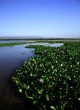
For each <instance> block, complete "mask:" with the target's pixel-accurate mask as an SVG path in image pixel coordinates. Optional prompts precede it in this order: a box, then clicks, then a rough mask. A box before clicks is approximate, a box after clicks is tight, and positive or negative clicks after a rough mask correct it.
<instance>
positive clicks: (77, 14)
mask: <svg viewBox="0 0 80 110" xmlns="http://www.w3.org/2000/svg"><path fill="white" fill-rule="evenodd" d="M0 36H38V37H39V36H42V37H45V36H46V37H77V36H78V37H80V0H0Z"/></svg>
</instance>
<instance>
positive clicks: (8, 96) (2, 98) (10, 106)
mask: <svg viewBox="0 0 80 110" xmlns="http://www.w3.org/2000/svg"><path fill="white" fill-rule="evenodd" d="M31 44H32V43H29V44H24V45H17V46H6V47H0V110H33V109H32V108H31V107H28V106H27V105H25V104H24V102H23V101H22V100H20V99H18V98H17V97H16V96H15V94H14V92H13V91H11V89H10V86H9V85H10V84H9V79H10V77H11V75H12V74H13V73H15V71H16V69H17V68H18V67H20V65H21V64H22V62H24V61H25V60H27V58H32V57H34V56H35V55H34V49H30V48H25V46H26V45H31ZM33 45H45V46H49V45H50V46H53V47H58V46H59V47H60V46H62V43H55V44H49V43H43V44H42V43H41V44H40V43H34V44H33Z"/></svg>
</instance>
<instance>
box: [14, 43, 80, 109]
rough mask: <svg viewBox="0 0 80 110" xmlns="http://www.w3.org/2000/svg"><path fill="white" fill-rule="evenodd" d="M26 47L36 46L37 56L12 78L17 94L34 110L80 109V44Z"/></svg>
mask: <svg viewBox="0 0 80 110" xmlns="http://www.w3.org/2000/svg"><path fill="white" fill-rule="evenodd" d="M28 48H35V54H36V56H35V57H34V58H32V59H31V60H30V61H26V62H24V64H23V65H22V67H20V68H19V69H18V70H17V71H16V73H15V74H14V76H13V77H12V81H13V84H14V85H15V87H16V89H17V90H18V92H19V94H21V95H22V96H23V97H25V99H26V100H27V99H29V100H31V101H32V103H33V104H34V105H35V107H36V108H37V110H72V109H73V110H80V106H79V105H80V44H79V43H78V42H72V43H70V42H65V43H64V46H62V47H58V48H54V47H48V46H47V47H44V46H29V47H28ZM76 102H77V103H76ZM36 108H35V110H36Z"/></svg>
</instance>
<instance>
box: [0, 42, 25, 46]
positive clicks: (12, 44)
mask: <svg viewBox="0 0 80 110" xmlns="http://www.w3.org/2000/svg"><path fill="white" fill-rule="evenodd" d="M20 44H26V42H12V43H2V44H0V47H4V46H14V45H20Z"/></svg>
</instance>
